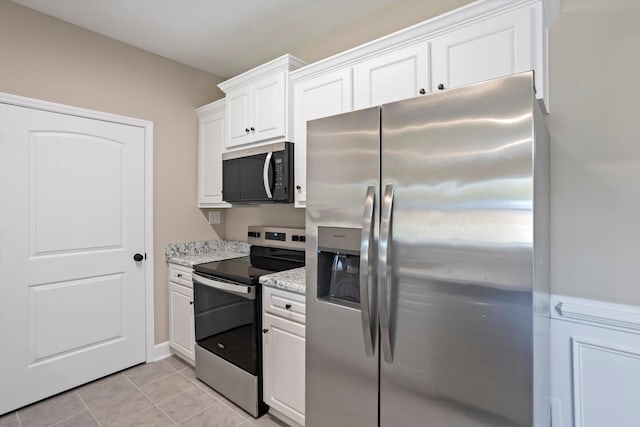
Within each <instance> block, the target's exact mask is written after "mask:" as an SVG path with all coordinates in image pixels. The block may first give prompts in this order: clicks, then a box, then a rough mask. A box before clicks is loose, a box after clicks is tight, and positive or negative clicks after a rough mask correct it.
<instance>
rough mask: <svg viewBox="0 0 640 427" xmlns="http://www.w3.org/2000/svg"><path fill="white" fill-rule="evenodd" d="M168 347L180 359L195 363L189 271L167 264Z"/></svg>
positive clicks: (191, 291) (191, 287)
mask: <svg viewBox="0 0 640 427" xmlns="http://www.w3.org/2000/svg"><path fill="white" fill-rule="evenodd" d="M169 277H170V281H169V347H171V349H172V350H174V352H175V353H177V355H178V356H180V357H181V358H182V359H184V360H186V361H187V362H190V363H191V364H194V363H195V353H194V349H195V331H194V322H193V285H192V284H191V269H190V268H188V267H183V266H181V265H176V264H169Z"/></svg>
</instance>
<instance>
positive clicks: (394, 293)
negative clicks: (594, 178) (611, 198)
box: [306, 72, 550, 427]
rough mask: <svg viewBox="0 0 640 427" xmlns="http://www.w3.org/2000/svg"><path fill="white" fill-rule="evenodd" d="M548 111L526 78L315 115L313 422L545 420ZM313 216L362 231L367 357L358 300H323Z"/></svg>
mask: <svg viewBox="0 0 640 427" xmlns="http://www.w3.org/2000/svg"><path fill="white" fill-rule="evenodd" d="M378 117H380V129H379V131H378V130H376V125H375V122H376V119H377V118H378ZM542 119H543V117H542V116H541V112H540V109H539V107H538V104H537V103H536V101H535V93H534V88H533V73H531V72H529V73H522V74H518V75H513V76H509V77H506V78H502V79H497V80H493V81H489V82H484V83H480V84H477V85H471V86H467V87H464V88H457V89H451V90H448V91H446V92H438V93H434V94H429V95H426V96H423V97H420V98H415V99H411V100H407V101H401V102H397V103H393V104H387V105H383V106H382V107H380V108H379V109H378V108H376V109H369V110H363V111H357V112H354V113H348V114H345V115H341V116H336V117H332V118H328V119H320V120H317V121H313V122H310V123H309V126H308V130H309V134H308V139H307V140H308V143H309V147H308V157H307V169H308V183H309V188H308V192H307V223H306V227H307V236H308V241H307V252H306V256H307V305H308V313H307V319H308V320H307V402H306V407H307V418H306V425H307V426H308V427H321V426H333V425H336V426H363V427H364V426H367V427H368V426H374V427H375V426H380V427H390V426H403V427H405V426H406V427H414V426H415V427H425V426H446V427H448V426H455V427H495V426H512V427H515V426H518V427H549V426H550V409H549V402H548V395H549V354H548V351H549V302H548V301H549V176H548V174H549V148H548V143H549V138H548V134H547V133H546V129H545V127H544V123H543V120H542ZM365 142H366V143H365ZM374 146H375V148H374ZM378 150H379V151H378ZM369 186H375V187H376V188H377V189H378V191H382V192H383V194H376V196H375V198H376V199H377V200H379V203H377V204H376V203H374V217H373V220H372V224H373V227H372V228H373V235H374V237H373V242H371V241H369V246H368V247H367V244H366V236H367V235H368V231H369V230H367V229H366V228H367V226H368V224H367V214H368V210H364V211H363V209H368V205H367V203H368V201H369V200H370V198H368V197H367V198H366V199H365V200H366V201H365V203H363V201H362V200H363V199H362V195H363V194H364V192H365V191H366V190H367V188H368V187H369ZM363 212H365V215H364V216H363ZM363 218H364V221H363ZM322 226H326V227H335V228H336V229H341V228H344V227H350V228H359V227H362V230H361V239H362V241H361V246H360V266H361V267H362V266H363V265H366V266H367V269H366V270H367V272H368V274H369V277H368V280H367V283H371V282H372V280H371V279H372V277H371V271H374V272H376V273H377V279H378V280H377V281H376V283H377V286H378V290H377V291H378V292H371V288H369V291H370V292H369V295H368V297H369V299H368V302H369V308H370V309H371V314H372V316H371V319H370V322H371V326H372V327H373V328H376V325H379V333H380V343H381V344H380V345H379V346H377V348H375V347H374V355H375V356H374V359H375V362H374V363H371V362H372V358H371V357H368V356H367V352H366V350H365V349H363V348H362V344H361V342H362V341H360V340H361V339H362V338H361V337H362V335H363V328H362V326H363V321H364V320H365V318H364V316H363V313H362V311H361V310H358V309H359V308H360V309H362V308H364V305H363V304H360V305H359V306H358V307H348V306H343V305H339V304H331V303H330V302H325V301H319V300H318V298H317V295H318V294H317V292H318V280H317V279H318V270H319V268H320V267H322V268H323V269H324V268H326V264H327V262H326V261H325V260H323V258H322V257H325V258H324V259H327V258H326V254H323V253H322V252H318V251H319V249H320V245H319V242H318V236H317V234H316V233H317V230H318V229H319V227H322ZM320 229H321V230H322V228H320ZM363 256H364V264H363ZM319 260H320V262H321V263H322V265H320V262H319ZM360 275H361V277H360V283H361V284H362V283H364V281H365V280H364V279H365V277H364V272H363V271H360ZM361 291H362V289H361ZM361 295H362V294H361ZM376 295H377V303H378V307H377V310H376V305H375V304H372V301H373V299H374V298H375V297H376ZM358 311H360V313H358ZM378 318H379V319H378ZM380 348H381V349H382V351H379V350H378V349H380ZM381 355H382V356H383V357H381ZM378 369H379V372H376V371H377V370H378ZM375 375H378V377H377V378H372V377H373V376H375ZM376 412H377V416H376Z"/></svg>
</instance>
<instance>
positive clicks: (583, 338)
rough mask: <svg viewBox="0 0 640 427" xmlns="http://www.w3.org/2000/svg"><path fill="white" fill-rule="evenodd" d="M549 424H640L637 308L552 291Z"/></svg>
mask: <svg viewBox="0 0 640 427" xmlns="http://www.w3.org/2000/svg"><path fill="white" fill-rule="evenodd" d="M552 304H553V306H554V307H555V308H554V310H553V313H552V317H553V320H552V322H551V361H552V367H551V388H552V393H551V394H552V408H553V426H554V427H561V426H562V427H572V426H575V427H608V426H615V427H638V426H640V307H633V306H626V305H619V304H611V303H603V302H599V301H591V300H584V299H577V298H569V297H561V296H553V297H552Z"/></svg>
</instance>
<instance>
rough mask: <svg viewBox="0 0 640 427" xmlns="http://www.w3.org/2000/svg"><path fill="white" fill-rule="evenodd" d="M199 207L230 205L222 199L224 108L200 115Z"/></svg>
mask: <svg viewBox="0 0 640 427" xmlns="http://www.w3.org/2000/svg"><path fill="white" fill-rule="evenodd" d="M199 129H200V134H199V147H198V207H199V208H209V207H230V206H231V205H230V204H228V203H224V202H223V201H222V147H223V144H224V109H222V108H221V109H220V110H219V111H216V112H211V113H208V114H205V115H202V116H201V117H200V128H199Z"/></svg>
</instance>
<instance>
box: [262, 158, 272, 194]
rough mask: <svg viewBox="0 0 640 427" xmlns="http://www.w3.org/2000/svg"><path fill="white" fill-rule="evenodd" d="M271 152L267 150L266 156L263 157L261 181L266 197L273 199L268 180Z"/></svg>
mask: <svg viewBox="0 0 640 427" xmlns="http://www.w3.org/2000/svg"><path fill="white" fill-rule="evenodd" d="M272 156H273V152H271V151H270V152H268V153H267V157H265V158H264V166H263V167H262V182H263V184H264V192H265V193H267V198H269V199H273V194H272V193H271V182H269V168H270V167H271V157H272Z"/></svg>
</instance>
